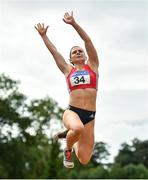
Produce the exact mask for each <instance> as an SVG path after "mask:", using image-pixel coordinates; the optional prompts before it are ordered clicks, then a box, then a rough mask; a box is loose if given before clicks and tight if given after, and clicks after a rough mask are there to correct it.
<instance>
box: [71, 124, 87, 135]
mask: <svg viewBox="0 0 148 180" xmlns="http://www.w3.org/2000/svg"><path fill="white" fill-rule="evenodd" d="M72 130H73V133H74V134H75V135H77V136H80V135H81V134H82V132H83V131H84V126H76V127H74V128H73V129H72Z"/></svg>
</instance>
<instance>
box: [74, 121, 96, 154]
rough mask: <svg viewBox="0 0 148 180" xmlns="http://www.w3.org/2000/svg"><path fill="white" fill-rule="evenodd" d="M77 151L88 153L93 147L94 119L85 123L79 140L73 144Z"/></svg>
mask: <svg viewBox="0 0 148 180" xmlns="http://www.w3.org/2000/svg"><path fill="white" fill-rule="evenodd" d="M75 148H76V149H75V150H76V151H77V153H79V154H80V153H82V154H84V155H85V154H88V155H90V154H91V153H92V151H93V148H94V120H93V121H91V122H89V123H87V124H86V125H85V127H84V131H83V133H82V134H81V137H80V139H79V141H78V142H77V143H76V144H75Z"/></svg>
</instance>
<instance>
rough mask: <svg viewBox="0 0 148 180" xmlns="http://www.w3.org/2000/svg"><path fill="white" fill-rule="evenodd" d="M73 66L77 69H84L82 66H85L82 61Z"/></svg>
mask: <svg viewBox="0 0 148 180" xmlns="http://www.w3.org/2000/svg"><path fill="white" fill-rule="evenodd" d="M74 66H75V68H76V69H77V70H83V69H84V66H85V63H84V64H75V65H74Z"/></svg>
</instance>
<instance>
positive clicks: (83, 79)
mask: <svg viewBox="0 0 148 180" xmlns="http://www.w3.org/2000/svg"><path fill="white" fill-rule="evenodd" d="M70 83H71V86H76V85H80V84H90V75H89V73H88V72H86V71H81V73H80V72H76V73H75V74H73V75H72V76H71V77H70Z"/></svg>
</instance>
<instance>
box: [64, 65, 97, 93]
mask: <svg viewBox="0 0 148 180" xmlns="http://www.w3.org/2000/svg"><path fill="white" fill-rule="evenodd" d="M66 81H67V86H68V90H69V92H71V91H73V90H75V89H85V88H93V89H96V90H97V86H98V74H96V73H95V72H94V71H93V70H92V69H91V68H90V67H89V65H88V64H85V66H84V69H83V70H77V69H76V68H75V67H73V68H72V69H71V71H70V73H69V74H68V76H67V78H66Z"/></svg>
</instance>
